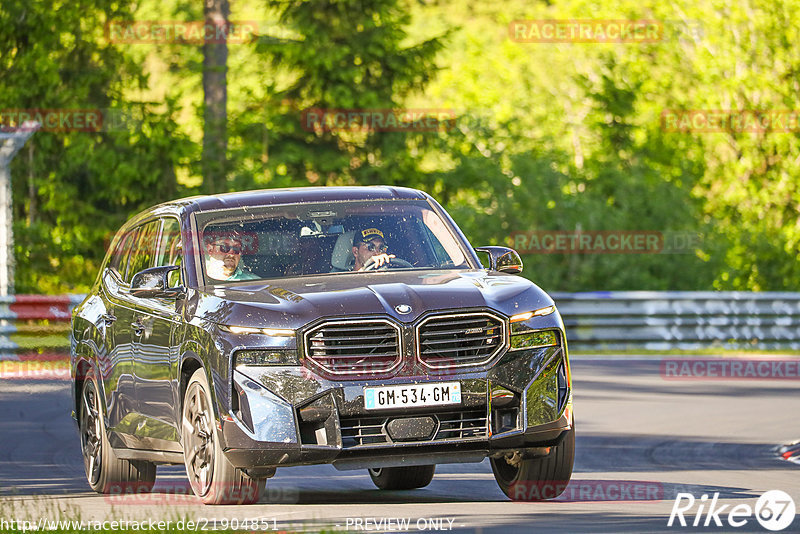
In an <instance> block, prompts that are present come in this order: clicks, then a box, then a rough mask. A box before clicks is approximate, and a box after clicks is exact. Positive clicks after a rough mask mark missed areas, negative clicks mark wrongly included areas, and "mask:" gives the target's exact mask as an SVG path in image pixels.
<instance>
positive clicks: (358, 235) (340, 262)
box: [195, 200, 469, 284]
mask: <svg viewBox="0 0 800 534" xmlns="http://www.w3.org/2000/svg"><path fill="white" fill-rule="evenodd" d="M195 217H196V221H197V227H198V228H199V230H200V234H199V237H200V240H201V241H200V245H201V246H200V248H199V250H200V254H201V256H202V261H201V265H202V269H203V276H204V279H205V282H206V284H218V283H220V282H223V283H224V282H236V281H241V280H260V279H271V278H284V277H295V276H307V275H320V274H335V273H353V272H362V273H363V272H375V271H376V270H381V271H383V270H395V269H397V270H401V269H405V270H412V269H453V268H469V264H468V260H467V256H466V255H465V251H464V249H463V246H462V245H461V244H460V242H459V241H458V240H457V239H456V238H455V236H454V235H453V233H452V231H451V230H450V228H449V227H448V224H447V223H446V222H445V221H444V220H442V218H441V217H439V215H438V214H436V212H434V211H433V210H432V209H431V207H430V205H429V204H428V203H427V202H425V201H398V200H391V201H374V200H372V201H358V202H335V203H331V202H325V203H309V204H294V205H278V206H262V207H248V208H236V209H230V210H221V211H215V212H206V213H198V214H196V216H195ZM373 256H383V258H377V257H376V258H373Z"/></svg>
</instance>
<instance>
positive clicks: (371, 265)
mask: <svg viewBox="0 0 800 534" xmlns="http://www.w3.org/2000/svg"><path fill="white" fill-rule="evenodd" d="M373 258H375V256H373V257H372V258H370V259H369V260H368V262H367V264H366V265H365V266H364V267H363V268H362V269H361V270H362V271H384V270H386V269H388V268H389V265H392V266H394V267H412V268H413V267H414V266H413V265H411V264H410V263H409V262H407V261H406V260H404V259H402V258H389V262H388V263H384V264H383V265H381V266H380V267H376V265H377V263H375V262H374V261H372V260H373Z"/></svg>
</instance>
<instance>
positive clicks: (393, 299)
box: [190, 270, 553, 329]
mask: <svg viewBox="0 0 800 534" xmlns="http://www.w3.org/2000/svg"><path fill="white" fill-rule="evenodd" d="M195 299H196V300H195ZM191 300H192V301H194V302H191V303H190V309H191V308H194V310H192V312H193V315H195V316H196V317H199V318H202V319H204V320H207V321H211V322H214V323H218V324H227V325H235V326H253V327H273V328H293V329H298V328H301V327H302V326H304V325H306V324H308V323H309V322H311V321H314V320H315V319H318V318H321V317H342V316H359V315H388V316H391V317H393V318H394V319H396V320H397V321H399V322H402V323H410V322H413V321H414V320H416V319H417V318H418V317H419V316H420V315H422V314H424V313H426V312H429V311H435V310H452V309H454V308H455V309H467V308H491V309H493V310H495V311H498V312H500V313H502V314H505V315H509V316H510V315H514V314H516V313H521V312H526V311H531V310H535V309H539V308H544V307H546V306H551V305H552V304H553V299H551V298H550V296H549V295H547V294H546V293H545V292H544V291H542V290H541V289H540V288H539V287H538V286H536V285H535V284H534V283H533V282H531V281H530V280H527V279H525V278H522V277H520V276H515V275H508V274H503V273H497V272H488V271H484V270H436V271H386V272H378V273H337V274H331V275H322V276H305V277H297V278H286V279H280V280H268V281H258V283H253V282H242V283H238V284H236V285H228V286H218V287H214V288H211V289H208V288H206V290H205V291H199V292H198V293H197V294H196V295H195V296H194V297H193V298H192V299H191ZM401 305H405V306H410V307H411V311H410V312H408V313H399V312H398V311H397V309H396V307H397V306H401Z"/></svg>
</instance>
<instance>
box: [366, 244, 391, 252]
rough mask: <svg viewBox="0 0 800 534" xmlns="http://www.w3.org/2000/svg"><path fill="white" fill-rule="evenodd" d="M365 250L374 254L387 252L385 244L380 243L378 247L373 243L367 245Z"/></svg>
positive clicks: (387, 248)
mask: <svg viewBox="0 0 800 534" xmlns="http://www.w3.org/2000/svg"><path fill="white" fill-rule="evenodd" d="M367 250H369V251H370V252H375V251H376V250H377V251H378V252H386V251H387V250H389V247H387V246H386V244H385V243H381V244H380V245H376V244H374V243H367Z"/></svg>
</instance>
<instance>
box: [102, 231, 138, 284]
mask: <svg viewBox="0 0 800 534" xmlns="http://www.w3.org/2000/svg"><path fill="white" fill-rule="evenodd" d="M138 230H139V229H138V228H134V229H133V230H129V231H128V232H126V233H125V235H124V236H122V239H120V240H119V243H118V244H117V248H115V249H114V252H112V254H111V260H110V261H109V264H108V266H109V268H111V269H113V270H115V271H116V272H117V274H119V277H120V278H121V279H123V280H124V279H125V271H126V270H127V268H128V261H129V260H130V257H131V249H132V248H133V243H134V241H135V240H136V233H137V232H138Z"/></svg>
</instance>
